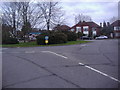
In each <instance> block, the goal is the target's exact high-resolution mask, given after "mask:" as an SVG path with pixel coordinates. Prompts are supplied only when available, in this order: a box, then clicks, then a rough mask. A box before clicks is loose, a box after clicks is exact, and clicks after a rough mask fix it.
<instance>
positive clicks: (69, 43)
mask: <svg viewBox="0 0 120 90" xmlns="http://www.w3.org/2000/svg"><path fill="white" fill-rule="evenodd" d="M88 42H90V41H82V40H81V41H68V42H67V43H62V44H51V45H37V44H36V42H26V43H23V42H21V43H19V44H3V45H0V47H39V46H63V45H75V44H82V43H88Z"/></svg>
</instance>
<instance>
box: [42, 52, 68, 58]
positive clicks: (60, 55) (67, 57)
mask: <svg viewBox="0 0 120 90" xmlns="http://www.w3.org/2000/svg"><path fill="white" fill-rule="evenodd" d="M41 52H43V53H52V54H55V55H57V56H60V57H62V58H65V59H68V57H66V56H63V55H60V54H57V53H55V52H51V51H41Z"/></svg>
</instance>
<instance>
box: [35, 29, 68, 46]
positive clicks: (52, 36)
mask: <svg viewBox="0 0 120 90" xmlns="http://www.w3.org/2000/svg"><path fill="white" fill-rule="evenodd" d="M45 36H48V37H49V39H48V44H60V43H66V42H67V35H65V34H64V33H60V32H54V31H48V32H45V33H42V34H40V35H39V36H37V44H38V45H45Z"/></svg>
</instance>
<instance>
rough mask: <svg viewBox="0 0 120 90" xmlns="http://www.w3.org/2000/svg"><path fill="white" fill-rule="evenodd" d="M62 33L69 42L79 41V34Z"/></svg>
mask: <svg viewBox="0 0 120 90" xmlns="http://www.w3.org/2000/svg"><path fill="white" fill-rule="evenodd" d="M62 33H64V34H66V35H67V40H68V41H76V40H77V37H78V36H77V34H76V33H75V32H71V31H62Z"/></svg>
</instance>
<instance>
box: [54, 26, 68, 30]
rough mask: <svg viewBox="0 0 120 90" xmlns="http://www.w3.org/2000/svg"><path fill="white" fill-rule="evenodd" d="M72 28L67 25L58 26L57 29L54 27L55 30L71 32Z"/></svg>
mask: <svg viewBox="0 0 120 90" xmlns="http://www.w3.org/2000/svg"><path fill="white" fill-rule="evenodd" d="M69 29H70V27H69V26H67V25H57V26H56V27H54V30H69Z"/></svg>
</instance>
